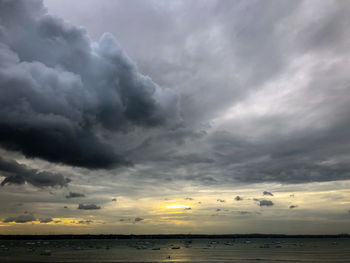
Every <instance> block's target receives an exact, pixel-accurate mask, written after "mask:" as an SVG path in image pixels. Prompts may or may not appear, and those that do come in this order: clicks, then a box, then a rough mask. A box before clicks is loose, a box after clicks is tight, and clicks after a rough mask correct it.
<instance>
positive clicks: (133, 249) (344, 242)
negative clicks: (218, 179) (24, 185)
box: [0, 238, 350, 263]
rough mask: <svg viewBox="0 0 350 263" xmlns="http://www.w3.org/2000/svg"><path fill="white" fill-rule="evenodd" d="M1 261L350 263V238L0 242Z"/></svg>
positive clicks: (5, 262)
mask: <svg viewBox="0 0 350 263" xmlns="http://www.w3.org/2000/svg"><path fill="white" fill-rule="evenodd" d="M173 248H176V249H173ZM50 254H51V255H50ZM0 262H1V263H7V262H18V263H20V262H27V263H28V262H260V263H264V262H350V239H349V238H338V239H332V238H325V239H317V238H310V239H294V238H285V239H283V238H278V239H277V238H270V239H268V238H261V239H254V238H249V239H236V240H233V239H210V240H209V239H193V240H192V242H191V241H188V242H186V240H176V239H169V240H167V239H165V240H154V239H153V240H137V239H135V240H57V241H1V240H0Z"/></svg>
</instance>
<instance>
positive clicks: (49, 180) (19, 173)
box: [0, 157, 70, 187]
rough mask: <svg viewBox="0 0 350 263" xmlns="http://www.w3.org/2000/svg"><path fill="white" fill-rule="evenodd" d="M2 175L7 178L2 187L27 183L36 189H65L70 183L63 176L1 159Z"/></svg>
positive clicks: (0, 170) (0, 168) (0, 173)
mask: <svg viewBox="0 0 350 263" xmlns="http://www.w3.org/2000/svg"><path fill="white" fill-rule="evenodd" d="M0 175H1V176H4V177H5V179H4V180H3V181H2V182H1V186H4V185H6V184H24V183H26V182H27V183H29V184H31V185H33V186H36V187H54V186H60V187H63V186H67V184H68V183H69V182H70V179H69V178H65V177H64V176H63V175H62V174H59V173H51V172H47V171H38V170H36V169H31V168H29V167H27V166H26V165H23V164H19V163H17V162H16V161H13V160H5V159H3V158H1V157H0Z"/></svg>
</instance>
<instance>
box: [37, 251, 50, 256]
mask: <svg viewBox="0 0 350 263" xmlns="http://www.w3.org/2000/svg"><path fill="white" fill-rule="evenodd" d="M40 255H41V256H51V250H44V251H42V252H41V253H40Z"/></svg>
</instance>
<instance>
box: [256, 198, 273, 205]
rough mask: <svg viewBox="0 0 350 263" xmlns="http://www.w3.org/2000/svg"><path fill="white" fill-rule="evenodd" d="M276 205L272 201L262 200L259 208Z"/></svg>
mask: <svg viewBox="0 0 350 263" xmlns="http://www.w3.org/2000/svg"><path fill="white" fill-rule="evenodd" d="M273 205H274V203H273V202H272V201H270V200H265V199H264V200H260V201H259V206H273Z"/></svg>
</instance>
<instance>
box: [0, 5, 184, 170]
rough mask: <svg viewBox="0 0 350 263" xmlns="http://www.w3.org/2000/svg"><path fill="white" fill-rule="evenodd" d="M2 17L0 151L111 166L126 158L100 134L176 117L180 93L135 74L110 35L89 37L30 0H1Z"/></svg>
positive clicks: (58, 160) (0, 47) (89, 164)
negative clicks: (96, 37) (95, 39)
mask: <svg viewBox="0 0 350 263" xmlns="http://www.w3.org/2000/svg"><path fill="white" fill-rule="evenodd" d="M0 17H1V20H0V28H1V31H0V106H1V107H0V145H1V146H2V147H3V148H6V149H8V150H13V151H18V152H21V153H23V154H24V155H25V156H26V157H30V158H33V157H38V158H42V159H45V160H47V161H50V162H55V163H62V164H68V165H72V166H80V167H87V168H110V167H114V166H120V165H129V164H130V162H129V161H126V160H125V159H124V158H123V157H122V156H121V155H118V154H117V153H116V152H115V150H114V149H113V147H112V146H111V145H110V144H107V143H106V142H105V141H104V139H102V137H101V136H100V135H101V133H103V132H104V131H112V132H115V131H123V132H125V131H127V130H130V129H131V128H132V127H136V126H139V127H155V126H160V125H165V124H167V123H169V122H172V123H175V122H177V121H178V119H179V116H178V96H177V95H176V94H175V93H174V92H173V91H172V90H170V89H162V88H160V87H159V86H158V85H157V84H155V83H154V82H153V81H152V80H151V78H149V77H147V76H144V75H142V74H140V73H139V72H138V69H137V67H136V65H135V64H134V63H133V61H132V60H131V59H130V58H129V57H128V56H127V54H126V53H125V52H124V51H123V50H122V49H121V47H120V46H119V45H118V43H117V41H116V39H115V38H114V37H113V36H112V35H111V34H108V33H106V34H103V35H102V37H101V38H100V39H99V41H97V42H93V41H91V39H90V38H89V36H88V34H87V32H86V31H85V30H84V29H83V28H80V27H75V26H73V25H71V24H69V23H67V22H65V21H63V20H62V19H59V18H57V17H54V16H50V15H48V14H47V13H46V9H45V8H44V7H43V5H42V3H41V1H35V0H29V1H24V0H17V1H4V0H1V1H0ZM16 17H17V18H18V19H16Z"/></svg>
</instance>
